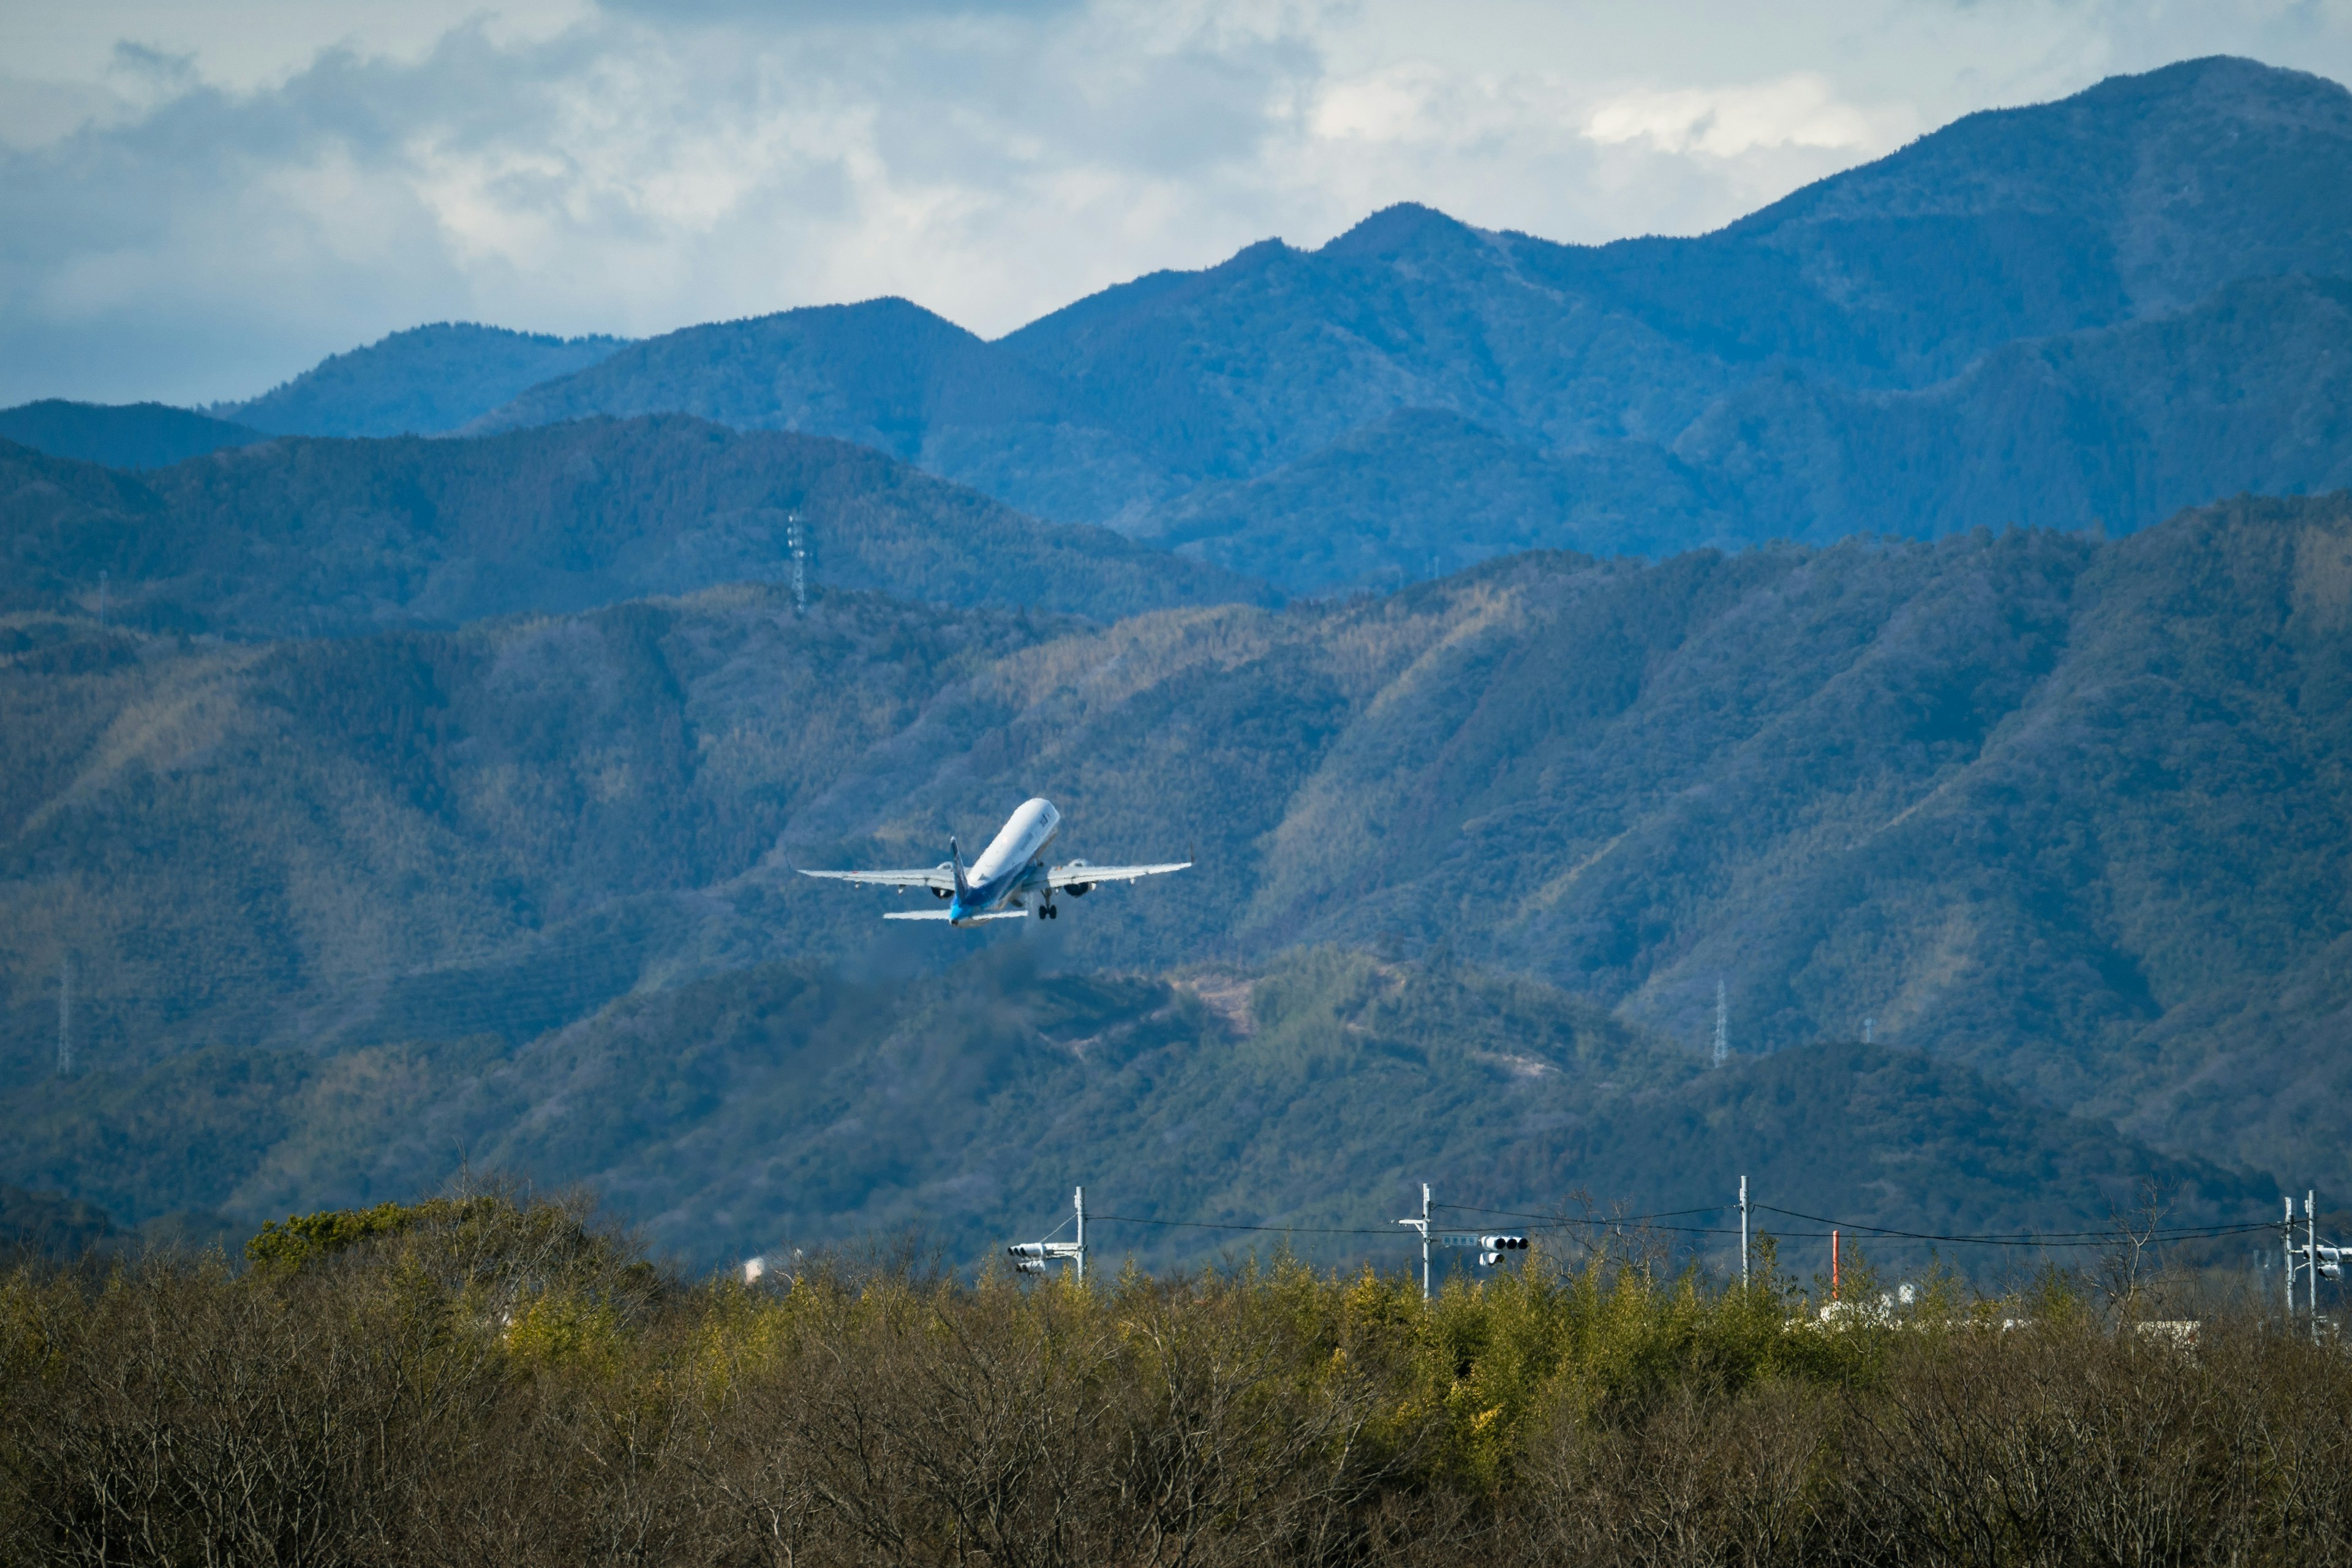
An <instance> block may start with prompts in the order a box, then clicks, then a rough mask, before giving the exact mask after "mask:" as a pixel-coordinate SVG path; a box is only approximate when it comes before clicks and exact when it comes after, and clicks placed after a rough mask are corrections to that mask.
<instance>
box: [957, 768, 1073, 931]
mask: <svg viewBox="0 0 2352 1568" xmlns="http://www.w3.org/2000/svg"><path fill="white" fill-rule="evenodd" d="M1061 829H1062V814H1061V813H1060V812H1058V811H1056V810H1055V809H1054V803H1053V802H1051V801H1049V800H1034V799H1033V800H1024V801H1023V802H1022V803H1021V805H1020V806H1019V807H1018V808H1017V809H1015V810H1014V812H1013V815H1012V816H1009V817H1007V818H1005V820H1004V826H1003V827H1001V828H999V829H998V830H997V834H996V837H994V838H992V839H990V840H989V843H988V847H987V848H985V849H983V850H982V851H981V852H980V858H979V859H977V860H974V861H973V862H972V863H971V868H970V869H969V870H967V871H966V872H965V873H964V886H963V888H962V889H961V891H960V892H958V893H957V894H956V896H955V899H954V900H953V901H952V902H950V904H949V905H948V919H949V920H950V921H953V922H954V923H955V924H957V925H963V924H966V923H968V922H970V921H971V920H972V919H973V918H974V917H975V916H979V915H984V914H988V913H991V912H992V911H993V910H1001V909H1003V908H1005V907H1006V906H1007V905H1009V904H1018V903H1021V902H1023V901H1024V900H1026V898H1027V897H1028V896H1029V895H1031V894H1033V893H1034V894H1036V895H1039V896H1043V895H1044V894H1045V892H1046V891H1047V888H1046V879H1045V866H1044V865H1043V864H1041V863H1040V861H1039V859H1038V857H1040V856H1042V855H1043V854H1045V847H1046V846H1047V845H1049V844H1051V843H1053V842H1054V835H1055V834H1056V833H1058V832H1060V831H1061Z"/></svg>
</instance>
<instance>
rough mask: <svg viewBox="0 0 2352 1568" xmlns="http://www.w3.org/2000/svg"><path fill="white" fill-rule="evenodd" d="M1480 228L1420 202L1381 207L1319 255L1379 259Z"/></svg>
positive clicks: (1463, 235) (1461, 236)
mask: <svg viewBox="0 0 2352 1568" xmlns="http://www.w3.org/2000/svg"><path fill="white" fill-rule="evenodd" d="M1477 232H1478V231H1477V230H1476V229H1475V228H1472V227H1471V226H1469V225H1468V224H1466V223H1464V222H1463V221H1462V220H1461V219H1459V218H1454V217H1448V216H1445V214H1444V213H1442V212H1439V211H1438V210H1437V209H1436V208H1435V207H1426V206H1423V205H1421V204H1420V203H1419V202H1399V203H1397V204H1396V205H1394V206H1387V207H1382V208H1381V210H1380V211H1378V212H1376V213H1374V214H1372V215H1371V216H1370V217H1368V218H1365V219H1364V220H1363V221H1362V222H1361V223H1359V224H1358V225H1356V226H1355V227H1353V228H1351V229H1349V230H1348V232H1347V233H1345V234H1343V235H1340V236H1339V237H1338V238H1336V239H1334V240H1332V241H1331V242H1330V243H1329V244H1328V245H1326V246H1324V247H1323V248H1322V249H1321V250H1319V251H1318V252H1317V253H1316V254H1318V255H1319V256H1330V257H1339V258H1357V257H1360V258H1364V259H1367V260H1377V259H1381V258H1387V257H1392V256H1396V255H1400V254H1402V252H1404V251H1407V250H1413V249H1418V248H1420V247H1423V246H1425V245H1428V244H1430V243H1431V242H1432V241H1433V240H1435V241H1440V242H1442V241H1444V240H1449V239H1457V238H1466V237H1475V235H1476V234H1477Z"/></svg>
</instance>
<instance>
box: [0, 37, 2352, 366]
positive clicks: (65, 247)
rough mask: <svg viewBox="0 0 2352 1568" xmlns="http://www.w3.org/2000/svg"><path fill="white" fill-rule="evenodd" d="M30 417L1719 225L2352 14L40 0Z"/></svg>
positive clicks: (14, 318)
mask: <svg viewBox="0 0 2352 1568" xmlns="http://www.w3.org/2000/svg"><path fill="white" fill-rule="evenodd" d="M0 26H7V27H8V28H9V29H10V36H11V37H12V43H15V42H18V41H21V43H22V47H14V48H12V51H11V54H10V57H9V58H8V59H7V61H6V62H5V64H0V73H6V74H0V403H5V402H15V401H17V400H20V399H22V398H27V397H33V396H41V395H75V396H86V397H97V398H105V399H117V400H119V399H129V398H134V397H144V396H155V397H163V398H166V399H170V400H174V401H188V402H193V401H199V400H203V399H208V398H214V397H228V396H236V395H247V394H250V393H252V392H255V391H257V390H259V389H260V388H262V387H264V386H267V385H268V384H271V383H273V382H275V381H277V380H278V379H281V378H282V377H284V376H285V375H287V374H291V373H293V372H295V371H297V370H299V369H301V368H302V367H304V366H305V365H307V364H309V363H312V362H314V361H315V360H317V359H318V358H319V357H320V356H321V355H323V354H325V353H330V352H332V351H334V350H338V349H341V348H346V347H349V346H351V345H352V344H354V343H357V342H366V341H370V340H372V339H373V338H375V337H377V336H380V335H382V334H383V332H385V331H393V330H396V329H398V328H400V327H404V326H407V325H412V324H414V323H415V322H417V321H429V320H443V319H450V318H458V319H475V320H488V321H498V322H501V323H503V324H508V325H512V326H517V327H525V328H531V329H536V330H542V331H566V332H578V331H622V332H632V333H646V332H654V331H663V330H666V329H667V328H670V327H674V326H678V325H683V324H686V323H688V322H692V321H705V320H711V319H716V318H722V317H728V316H738V315H746V314H753V313H759V312H763V311H767V310H779V309H784V308H788V307H790V306H793V305H799V304H807V303H814V302H822V301H828V300H849V299H862V298H869V297H872V296H874V295H877V294H882V293H899V294H905V295H908V296H909V297H911V298H913V299H916V300H920V301H922V302H923V303H924V304H926V305H929V306H930V307H931V308H933V309H935V310H940V311H941V312H942V313H943V314H946V315H948V316H949V317H950V318H952V319H954V320H957V321H961V322H963V323H965V324H966V325H968V326H971V327H972V328H974V329H975V330H977V331H982V332H986V333H991V334H993V333H998V332H1003V331H1009V330H1011V329H1012V328H1013V327H1015V326H1018V325H1020V324H1021V323H1022V322H1024V321H1028V320H1030V319H1032V318H1034V316H1036V315H1038V314H1040V313H1042V312H1044V311H1045V310H1051V309H1053V308H1055V307H1056V306H1059V305H1061V304H1063V303H1066V302H1067V301H1068V300H1072V299H1074V298H1076V297H1078V296H1080V295H1082V294H1084V293H1087V292H1089V291H1091V290H1093V289H1098V288H1101V287H1103V286H1105V285H1108V284H1109V283H1113V282H1116V281H1119V280H1121V279H1127V278H1129V277H1133V276H1135V275H1137V274H1139V273H1141V272H1145V271H1148V270H1151V269H1153V268H1161V267H1200V266H1204V265H1208V264H1211V263H1213V262H1214V261H1216V260H1219V259H1221V258H1223V257H1224V256H1226V255H1229V254H1230V253H1231V252H1232V251H1234V249H1237V248H1239V247H1241V246H1243V245H1244V244H1247V243H1249V242H1251V241H1253V240H1255V239H1258V238H1262V237H1266V236H1269V235H1278V236H1280V237H1284V238H1286V239H1288V240H1290V241H1292V242H1293V243H1297V244H1315V243H1319V242H1320V241H1322V240H1323V239H1325V238H1328V237H1329V236H1331V235H1333V234H1336V233H1338V232H1339V231H1340V230H1342V229H1344V228H1346V227H1347V226H1349V225H1350V224H1351V223H1353V222H1354V221H1355V220H1357V219H1358V218H1360V217H1361V216H1363V215H1364V214H1365V213H1366V212H1368V211H1370V210H1371V209H1373V208H1376V207H1379V206H1381V205H1387V204H1389V203H1391V202H1395V201H1400V200H1407V199H1411V200H1419V201H1423V202H1427V203H1429V204H1431V205H1435V206H1438V207H1442V208H1444V209H1445V210H1447V211H1449V212H1453V213H1454V214H1455V215H1456V216H1461V217H1463V218H1465V219H1466V220H1467V221H1470V222H1473V223H1476V224H1480V225H1482V226H1492V227H1513V228H1520V229H1526V230H1529V231H1531V232H1535V233H1539V234H1546V235H1549V236H1551V237H1556V238H1561V239H1570V240H1584V241H1590V240H1600V239H1605V238H1609V237H1614V236H1617V235H1622V234H1630V233H1640V232H1696V231H1697V230H1700V229H1704V228H1708V227H1713V226H1717V225H1719V224H1722V223H1725V222H1727V221H1729V220H1730V219H1731V218H1733V217H1736V216H1739V214H1741V213H1743V212H1745V211H1748V210H1749V209H1751V208H1753V207H1754V206H1756V205H1760V204H1761V203H1763V202H1766V201H1769V200H1771V199H1773V198H1774V197H1776V196H1779V195H1783V194H1785V193H1786V192H1787V191H1789V190H1790V189H1792V188H1794V187H1795V186H1797V185H1799V184H1803V183H1805V182H1807V181H1809V180H1812V179H1816V178H1819V177H1821V176H1822V175H1823V174H1828V173H1831V172H1832V171H1833V170H1835V169H1838V168H1841V167H1844V166H1847V165H1850V164H1852V163H1856V162H1860V161H1862V160H1864V159H1865V158H1868V157H1870V156H1873V155H1875V154H1877V153H1882V152H1885V151H1887V150H1890V149H1891V148H1892V147H1894V146H1895V145H1897V144H1899V143H1900V142H1902V141H1903V140H1904V139H1906V138H1907V137H1908V136H1910V135H1913V134H1915V133H1916V132H1920V131H1923V130H1927V129H1929V128H1931V127H1932V126H1934V125H1935V124H1937V123H1940V122H1941V121H1945V120H1948V119H1949V118H1951V117H1952V116H1954V115H1956V114H1958V113H1960V112H1964V111H1966V110H1971V109H1975V108H1980V107H1985V106H1987V105H1989V104H1993V103H2003V102H2018V101H2030V100H2033V99H2036V98H2046V97H2050V96H2054V95H2055V94H2057V93H2061V92H2064V91H2069V90H2073V89H2076V88H2079V87H2082V86H2084V85H2086V84H2087V83H2088V82H2089V81H2091V80H2094V79H2096V78H2097V77H2098V76H2100V75H2103V74H2106V73H2107V72H2109V71H2111V70H2115V69H2125V68H2134V69H2136V68H2144V67H2146V66H2148V65H2153V64H2158V63H2161V61H2162V60H2164V59H2167V58H2177V56H2178V55H2180V54H2186V53H2195V52H2210V50H2213V49H2216V48H2234V49H2236V50H2238V51H2239V52H2246V53H2253V54H2256V55H2258V56H2266V58H2278V59H2281V60H2282V61H2283V63H2295V64H2301V65H2305V66H2306V67H2307V68H2320V69H2323V70H2332V71H2333V72H2334V73H2335V74H2338V75H2342V74H2346V72H2347V68H2352V45H2347V38H2352V18H2347V10H2346V7H2345V5H2343V4H2341V3H2340V0H2338V3H2334V4H2322V5H2289V4H2285V3H2284V0H2282V3H2280V4H2269V3H2267V0H2265V3H2263V4H2252V3H2250V4H2248V5H2243V6H2241V7H2239V8H2237V9H2235V10H2234V11H2222V10H2217V8H2215V7H2212V6H2203V7H2186V6H2182V7H2170V6H2168V5H2165V4H2163V3H2162V0H2158V4H2156V5H2152V6H2149V5H2141V6H2128V7H2127V6H2124V5H2106V4H2101V3H2098V0H1973V3H1970V4H1965V5H1962V4H1949V5H1944V4H1921V3H1918V0H1840V3H1837V4H1831V3H1829V0H1795V3H1792V4H1791V5H1788V6H1782V7H1775V8H1773V11H1772V14H1771V15H1770V16H1762V15H1761V14H1759V13H1757V12H1756V11H1755V9H1754V8H1753V7H1747V6H1737V5H1730V4H1728V0H1705V3H1701V4H1696V5H1689V6H1686V7H1684V8H1681V9H1680V10H1678V11H1676V12H1675V14H1674V15H1671V16H1663V15H1662V16H1653V15H1652V14H1651V13H1650V12H1649V11H1637V10H1634V9H1633V8H1628V7H1622V6H1616V5H1609V6H1602V5H1586V4H1581V3H1579V0H1570V3H1567V4H1548V5H1538V4H1533V3H1526V4H1522V3H1520V0H1478V3H1476V4H1467V5H1462V6H1458V7H1446V8H1443V9H1442V10H1439V9H1433V8H1430V7H1427V6H1425V5H1417V4H1415V5H1407V4H1404V3H1403V0H1344V3H1342V0H1276V4H1273V5H1241V4H1239V3H1238V0H1165V3H1162V4H1157V5H1146V4H1140V3H1133V0H1118V3H1114V0H1016V3H1008V4H980V3H970V0H962V3H959V0H889V3H888V4H885V5H877V6H871V7H862V8H857V9H855V10H848V9H844V8H841V7H834V6H820V5H814V4H793V5H782V6H768V5H752V4H749V3H747V0H693V3H691V4H687V5H677V4H664V5H656V4H653V3H652V0H642V3H635V0H633V3H628V4H615V5H605V6H604V7H602V8H599V7H598V6H596V5H593V4H591V3H590V0H502V4H501V5H500V8H499V9H498V10H495V11H488V12H485V11H481V10H480V9H479V0H420V4H418V5H404V6H394V7H386V6H382V5H362V4H360V3H359V0H239V3H236V4H226V3H216V4H208V5H185V4H177V3H174V4H165V3H164V0H140V3H139V4H135V5H131V4H104V3H101V4H98V5H88V6H80V7H55V6H50V7H40V6H36V5H31V4H29V0H0Z"/></svg>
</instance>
